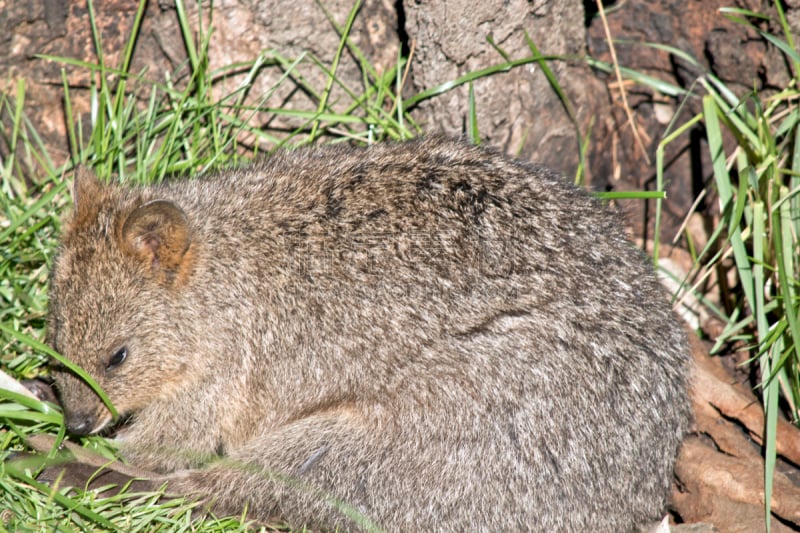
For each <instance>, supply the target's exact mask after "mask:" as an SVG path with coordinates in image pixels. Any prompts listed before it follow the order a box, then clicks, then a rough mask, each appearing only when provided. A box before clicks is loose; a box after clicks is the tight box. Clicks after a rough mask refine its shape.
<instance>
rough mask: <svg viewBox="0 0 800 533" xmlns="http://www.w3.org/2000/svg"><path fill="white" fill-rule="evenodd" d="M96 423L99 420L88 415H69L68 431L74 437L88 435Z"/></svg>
mask: <svg viewBox="0 0 800 533" xmlns="http://www.w3.org/2000/svg"><path fill="white" fill-rule="evenodd" d="M96 423H97V419H96V418H95V417H94V416H92V415H90V414H87V413H74V414H69V413H68V414H67V431H69V432H70V433H72V434H73V435H88V434H89V433H91V432H92V429H93V428H94V426H95V424H96Z"/></svg>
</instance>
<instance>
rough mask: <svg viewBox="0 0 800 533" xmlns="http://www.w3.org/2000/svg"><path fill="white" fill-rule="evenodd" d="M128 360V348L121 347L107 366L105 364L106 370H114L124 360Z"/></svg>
mask: <svg viewBox="0 0 800 533" xmlns="http://www.w3.org/2000/svg"><path fill="white" fill-rule="evenodd" d="M127 358H128V348H127V347H126V346H123V347H122V348H120V349H119V350H117V351H116V352H114V355H112V356H111V357H110V358H109V360H108V364H106V370H114V369H115V368H117V367H118V366H119V365H121V364H122V363H124V362H125V359H127Z"/></svg>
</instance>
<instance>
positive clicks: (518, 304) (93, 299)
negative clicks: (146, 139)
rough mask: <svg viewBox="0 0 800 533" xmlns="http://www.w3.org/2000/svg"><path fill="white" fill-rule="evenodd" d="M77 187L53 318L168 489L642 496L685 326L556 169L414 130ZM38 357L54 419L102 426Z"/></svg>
mask: <svg viewBox="0 0 800 533" xmlns="http://www.w3.org/2000/svg"><path fill="white" fill-rule="evenodd" d="M74 193H75V208H74V213H73V215H72V217H71V219H70V220H69V221H68V222H67V224H66V227H65V230H64V234H63V238H62V242H61V246H60V249H59V252H58V255H57V259H56V260H55V263H54V268H53V271H52V278H51V289H50V299H51V300H50V311H51V317H50V329H49V332H50V333H49V334H50V340H51V342H52V344H53V346H54V347H55V348H56V349H57V350H59V351H60V352H61V353H62V354H63V355H64V356H66V357H67V358H69V359H70V360H72V361H73V362H75V363H77V364H79V365H80V366H81V367H82V368H84V369H85V370H86V371H87V372H89V373H90V374H91V376H92V377H93V378H94V379H95V380H96V381H97V382H98V383H99V384H100V385H101V386H102V387H103V389H104V390H105V391H106V392H107V393H108V395H109V397H110V399H111V400H112V402H113V404H114V405H115V406H116V408H117V409H118V410H119V412H120V413H122V414H124V415H127V416H129V418H130V419H129V422H128V425H127V427H126V428H125V429H124V434H123V436H122V437H121V439H120V440H121V453H122V455H123V456H124V457H125V458H126V459H127V460H128V461H130V462H131V463H132V464H133V465H136V466H138V467H141V468H145V469H149V470H151V471H153V472H157V473H158V474H159V476H158V478H157V479H156V480H155V481H157V482H159V483H160V482H166V483H167V490H168V492H170V493H177V494H184V495H188V496H191V497H194V498H198V499H200V500H202V501H203V502H204V503H206V504H207V505H209V506H210V507H211V509H212V510H213V511H214V512H216V513H231V514H236V513H240V512H241V511H242V509H244V508H245V506H247V509H248V512H249V515H250V516H251V517H253V518H256V519H259V520H264V521H266V520H270V519H273V518H281V519H285V520H286V521H288V522H289V523H291V524H294V525H296V526H301V525H308V526H310V527H313V528H320V529H334V528H337V527H338V528H340V529H360V528H364V527H367V525H368V524H373V525H376V526H377V527H379V528H381V529H383V530H386V531H414V530H419V529H425V530H432V531H513V530H533V531H581V532H582V531H614V532H617V531H630V530H634V529H636V528H637V527H638V526H639V525H641V524H645V523H649V522H652V521H654V520H658V519H659V518H660V517H661V516H663V513H664V512H665V509H666V503H667V496H668V493H669V489H670V483H671V479H672V470H673V465H674V461H675V457H676V454H677V450H678V446H679V444H680V442H681V439H682V437H683V436H684V434H685V432H686V431H687V427H688V423H689V417H690V409H689V403H688V396H687V381H688V353H689V351H688V348H687V343H686V340H685V337H684V333H683V330H682V328H681V326H680V325H679V324H678V322H677V321H676V319H675V318H674V316H673V314H672V312H671V309H670V306H669V302H668V299H667V296H666V294H665V292H664V291H663V290H662V289H661V287H660V286H659V284H658V282H657V281H656V278H655V276H654V274H653V271H652V269H651V267H650V266H649V265H648V262H647V261H646V259H645V257H644V256H643V254H641V253H640V252H639V251H638V250H636V249H635V248H634V247H633V246H632V245H631V244H630V243H629V242H628V240H627V239H626V237H625V236H624V233H623V231H622V229H621V226H620V224H619V221H618V218H619V217H618V216H617V215H616V214H615V213H614V212H612V211H611V210H609V209H607V208H606V207H604V206H603V205H601V204H600V203H599V202H598V201H596V200H595V199H593V198H592V197H591V196H590V195H589V194H587V193H585V192H584V191H582V190H579V189H577V188H575V187H573V186H572V185H571V184H570V183H568V182H567V181H566V180H565V179H563V178H562V177H560V176H558V175H556V174H555V173H553V172H552V171H550V170H547V169H545V168H542V167H539V166H535V165H532V164H526V163H521V162H516V161H513V160H510V159H507V158H505V157H503V156H501V155H500V154H498V153H496V152H494V151H491V150H488V149H484V148H478V147H473V146H468V145H466V144H464V143H462V142H459V141H451V140H445V139H441V138H431V139H427V140H422V141H413V142H406V143H398V144H386V145H377V146H372V147H370V148H366V149H358V148H351V147H344V146H338V147H325V148H306V149H298V150H294V151H287V152H283V153H280V154H278V155H275V156H273V157H270V158H268V159H266V160H264V161H262V162H260V163H257V164H253V165H252V166H248V167H246V168H240V169H234V170H226V171H222V172H219V173H217V174H215V175H212V176H208V177H202V178H198V179H194V180H179V181H170V182H167V183H164V184H161V185H152V186H148V187H138V188H136V187H123V186H120V185H106V184H102V183H101V182H99V181H98V180H97V179H96V178H95V177H93V176H92V175H91V174H90V173H88V172H87V171H84V172H81V173H79V175H78V176H77V177H76V182H75V186H74ZM55 378H56V386H57V389H58V391H59V393H60V397H61V400H62V403H63V406H64V409H65V415H66V424H67V428H68V430H69V431H70V432H72V433H74V434H78V435H85V434H90V433H95V432H100V431H102V430H104V429H105V428H107V427H108V426H110V425H111V423H112V419H111V415H110V412H109V411H108V409H107V408H106V407H105V406H104V404H103V403H102V402H101V401H100V399H99V397H98V396H97V395H96V394H95V393H94V392H93V391H92V390H91V389H90V388H89V387H88V385H86V384H85V383H84V382H83V381H82V380H80V379H79V378H78V377H76V376H75V375H73V374H72V373H70V372H69V371H67V370H66V369H64V368H63V367H62V368H56V369H55Z"/></svg>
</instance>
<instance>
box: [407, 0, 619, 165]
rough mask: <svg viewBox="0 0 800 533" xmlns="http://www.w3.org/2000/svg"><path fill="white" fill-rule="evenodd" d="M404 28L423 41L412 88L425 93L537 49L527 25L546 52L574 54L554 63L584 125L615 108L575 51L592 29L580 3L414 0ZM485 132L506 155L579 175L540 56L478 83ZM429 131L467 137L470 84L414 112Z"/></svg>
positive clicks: (572, 137)
mask: <svg viewBox="0 0 800 533" xmlns="http://www.w3.org/2000/svg"><path fill="white" fill-rule="evenodd" d="M405 13H406V31H407V33H408V35H409V37H410V38H411V39H413V40H414V41H415V42H416V53H415V55H414V63H413V68H412V74H413V87H414V89H415V90H417V91H419V90H423V89H426V88H429V87H434V86H436V85H439V84H442V83H445V82H447V81H449V80H454V79H456V78H458V77H459V76H461V75H463V74H465V73H467V72H473V71H478V70H481V69H485V68H487V67H491V66H494V65H497V64H501V63H504V62H506V59H505V58H504V57H503V55H501V53H500V52H499V51H498V50H497V49H495V46H493V45H492V44H491V43H490V42H488V39H489V38H491V39H492V40H493V42H494V43H495V45H496V47H497V48H499V49H501V50H502V51H503V52H504V53H505V54H507V56H508V57H509V58H510V59H520V58H524V57H528V56H530V55H531V49H530V48H529V46H528V44H527V43H526V39H525V32H527V33H528V34H529V35H530V38H531V40H532V41H533V42H534V44H535V45H536V47H537V48H538V49H539V50H540V51H541V52H542V53H543V54H546V55H556V56H562V57H564V58H572V59H573V60H572V61H564V60H559V61H553V62H550V63H549V65H550V68H551V69H552V70H553V72H554V74H555V75H556V77H557V78H558V80H559V83H560V84H561V85H562V86H563V88H564V90H565V92H566V94H567V96H568V98H569V100H570V102H571V103H572V105H573V106H574V108H575V110H576V113H577V117H578V121H579V124H580V128H581V131H582V132H584V131H585V130H586V128H587V126H588V123H589V120H590V119H591V118H592V117H597V116H601V115H605V114H607V113H608V109H607V103H606V100H605V98H597V96H598V95H600V94H602V92H603V85H602V84H599V83H598V80H597V78H596V77H595V76H594V75H593V74H592V72H591V71H590V70H589V69H588V67H587V66H586V65H585V64H584V63H582V62H579V61H575V60H574V58H576V57H579V56H583V55H585V52H586V49H585V43H586V28H585V26H584V16H583V5H582V2H581V1H580V0H564V1H562V0H539V1H536V2H528V1H524V0H514V1H510V2H502V3H500V2H477V3H476V2H471V1H469V0H445V1H442V2H407V3H406V4H405ZM474 92H475V100H476V103H477V105H476V107H477V121H478V127H479V129H480V133H481V137H482V139H483V140H484V141H488V142H490V143H491V144H494V145H496V146H501V147H502V148H503V149H505V150H506V151H507V152H508V153H512V154H518V155H519V156H521V157H523V158H525V159H533V160H537V161H540V162H542V163H544V164H546V165H548V166H551V167H554V168H557V169H558V170H561V171H562V172H565V173H567V174H568V175H572V174H573V173H574V172H575V169H576V167H577V165H578V139H577V138H576V134H575V127H574V126H573V124H572V123H571V121H570V118H569V116H568V114H567V113H566V111H565V109H564V107H563V105H562V103H561V101H560V100H559V97H558V95H557V94H556V93H555V91H554V90H553V89H552V87H551V86H550V83H549V82H548V80H547V78H546V77H545V75H544V74H543V73H542V69H541V68H540V67H539V66H538V65H537V64H535V63H532V64H529V65H526V66H524V67H522V68H517V69H514V70H512V71H510V72H508V73H505V74H501V75H497V76H492V77H489V78H483V79H480V80H477V81H475V82H474ZM416 116H417V117H419V120H420V122H422V123H423V124H424V126H425V128H426V129H427V130H431V131H443V132H447V133H450V134H464V133H466V130H467V121H468V118H467V117H468V89H467V87H466V86H463V87H461V88H459V89H457V90H454V91H451V92H449V93H447V94H445V95H444V96H443V97H441V98H437V99H435V100H433V101H428V102H425V103H424V104H423V105H422V106H420V108H419V109H418V110H417V111H416Z"/></svg>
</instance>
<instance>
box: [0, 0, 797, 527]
mask: <svg viewBox="0 0 800 533" xmlns="http://www.w3.org/2000/svg"><path fill="white" fill-rule="evenodd" d="M88 6H89V10H88V14H89V15H88V16H89V21H88V23H89V24H90V26H91V29H92V34H93V38H94V44H95V51H96V56H97V60H96V61H95V62H81V61H76V60H75V59H72V58H62V57H49V56H47V57H42V58H41V59H42V60H49V61H56V62H58V63H60V64H62V65H64V66H65V67H70V68H79V69H85V70H87V71H88V72H89V73H90V74H91V76H90V79H91V80H92V84H91V87H90V92H91V105H92V114H91V128H90V129H89V130H88V131H84V130H83V129H81V128H80V127H79V126H78V124H81V123H82V121H81V117H80V116H78V112H77V111H76V109H75V107H74V106H73V102H74V98H73V95H72V94H71V88H70V86H69V84H68V83H67V79H66V75H64V76H63V80H64V81H63V97H64V102H65V111H66V124H67V126H68V133H67V135H68V140H69V148H70V157H69V159H68V161H66V162H65V163H63V164H60V165H57V164H56V163H54V161H53V160H52V158H51V157H50V155H49V154H48V152H47V149H46V148H45V146H44V143H43V142H42V140H41V139H40V137H39V136H38V134H37V132H36V128H35V127H34V126H33V125H32V124H31V122H30V121H29V120H28V118H27V117H26V115H25V93H26V87H25V84H24V82H22V81H20V82H19V83H18V84H17V86H16V91H15V93H14V94H13V95H0V118H1V119H2V121H3V122H2V126H3V127H2V128H0V135H3V138H2V139H1V141H2V143H3V144H4V145H5V146H7V147H8V148H9V150H8V153H9V154H11V155H10V156H9V157H7V158H6V159H5V160H3V161H2V165H1V167H2V168H0V172H1V173H2V175H1V176H0V177H2V184H1V185H0V187H1V188H2V193H1V194H0V202H2V207H3V214H4V216H3V218H0V251H2V252H0V253H2V256H0V342H2V348H3V351H2V358H1V359H0V364H1V366H2V369H3V371H5V372H7V373H8V374H10V375H12V376H13V377H14V378H17V379H26V378H32V377H35V376H39V375H42V374H46V373H47V370H46V365H47V363H48V361H49V358H51V357H54V358H59V356H58V354H55V353H53V352H52V351H51V350H49V349H48V348H47V347H46V346H44V345H43V344H42V339H44V337H45V335H44V333H45V327H46V324H45V316H46V306H47V297H46V293H47V273H48V271H49V266H50V263H51V261H52V258H53V254H54V250H55V247H56V243H57V236H58V233H59V230H60V220H61V216H62V214H63V213H64V212H65V211H66V210H67V209H68V208H69V205H70V199H69V191H68V190H67V186H66V185H65V183H66V182H67V181H68V180H65V179H64V177H65V175H67V174H68V173H70V172H71V171H72V170H73V169H74V167H75V166H76V165H78V164H84V165H88V166H90V167H91V168H92V169H93V170H94V172H95V173H97V174H98V175H99V176H100V177H102V178H105V179H112V176H116V178H115V179H120V180H122V181H135V182H141V183H150V182H154V181H159V180H161V179H164V178H165V177H167V176H172V175H179V174H192V175H200V174H203V173H205V172H208V171H209V170H211V169H215V168H219V167H225V166H231V165H237V164H240V163H242V162H244V161H247V160H249V159H251V158H254V157H257V156H259V155H261V154H262V153H263V152H268V151H272V150H276V149H280V148H281V147H285V146H289V147H291V146H297V145H300V144H307V143H313V142H320V141H326V142H341V141H345V140H346V141H355V142H360V143H364V144H367V143H372V142H379V141H382V140H387V139H393V140H401V139H408V138H412V137H414V136H417V135H419V134H420V132H421V129H420V127H419V126H418V125H417V124H416V123H415V121H414V120H413V118H412V117H411V116H410V115H409V113H408V110H409V109H411V108H413V107H414V106H416V105H418V104H419V103H421V102H423V101H425V100H427V99H431V98H437V97H438V96H440V95H442V94H444V93H446V92H448V91H450V90H452V89H454V88H456V87H460V86H465V87H467V88H468V89H470V92H469V94H470V98H469V110H468V117H469V127H468V133H469V135H470V136H471V138H472V139H473V142H478V141H479V139H480V135H479V127H480V125H479V124H478V123H477V113H476V106H477V105H478V103H477V102H476V101H475V98H474V94H473V92H472V91H471V84H472V83H473V82H474V81H476V80H478V79H480V78H482V77H486V76H491V75H493V74H495V73H500V72H506V71H508V70H510V69H514V68H518V67H521V66H524V65H529V64H537V65H538V66H539V67H540V68H541V70H542V71H543V73H544V74H545V75H546V76H547V79H548V81H549V83H550V85H551V87H552V88H553V90H554V91H555V92H556V93H557V94H558V95H559V96H560V98H561V102H562V103H563V105H564V109H565V112H566V113H567V114H568V115H569V116H570V117H571V118H573V123H574V124H575V131H576V139H577V144H576V149H577V150H579V153H580V154H581V159H580V161H581V165H580V166H579V168H578V171H577V174H576V177H575V180H576V182H580V181H581V177H582V172H583V165H584V157H583V154H584V153H585V151H586V146H587V139H588V135H586V134H584V133H582V132H581V130H580V128H579V126H578V124H577V122H576V121H575V120H574V112H573V110H572V107H571V105H570V103H569V102H568V101H567V99H566V97H565V96H564V93H563V91H562V90H561V88H560V86H559V84H558V80H557V79H556V77H555V76H554V74H553V72H552V71H551V70H550V68H549V66H548V61H550V60H555V59H558V58H556V57H553V56H546V55H542V54H541V53H540V52H539V50H538V49H537V48H536V46H535V44H534V43H533V41H532V40H531V39H530V38H528V39H527V42H528V46H529V49H530V52H531V54H530V56H527V57H523V58H519V59H512V58H510V57H509V56H508V54H506V53H505V52H504V51H502V50H501V49H500V48H499V47H498V46H496V45H495V48H496V50H497V51H498V52H499V53H500V55H501V56H502V58H503V59H504V61H502V62H500V63H499V64H497V65H495V66H492V67H488V68H485V69H482V70H479V71H475V72H470V73H466V74H464V75H463V76H461V77H459V78H457V79H455V80H452V81H451V82H448V83H444V84H442V85H440V86H437V87H431V88H429V89H427V90H424V91H422V92H420V93H418V94H416V95H412V96H410V97H408V98H403V97H402V93H403V83H404V80H405V74H406V69H407V62H408V58H405V57H398V58H397V62H396V64H395V65H394V67H393V68H391V69H389V70H388V71H386V72H385V73H379V72H378V71H377V70H376V69H375V68H374V67H373V66H372V65H371V64H370V63H369V62H368V60H367V59H366V57H365V55H364V54H363V53H362V52H361V51H360V50H359V49H358V48H357V46H356V45H355V44H354V42H353V41H352V39H350V36H349V31H350V28H351V26H352V23H353V20H354V17H355V16H356V13H357V11H358V6H359V2H356V3H355V5H354V6H353V8H352V10H351V12H350V14H349V17H348V19H347V22H346V24H345V25H344V26H343V27H338V26H336V24H335V23H334V22H333V19H332V17H329V19H330V20H331V24H332V25H333V26H334V28H335V31H337V32H338V34H339V36H340V41H339V46H338V49H337V51H336V54H335V59H334V61H333V62H332V63H330V64H326V63H325V62H323V61H322V60H320V59H319V58H316V57H314V56H313V55H311V54H304V55H301V56H299V57H292V58H290V57H286V56H284V55H282V54H281V53H280V51H277V50H270V51H265V52H263V53H262V54H260V55H259V56H258V57H256V58H254V59H253V60H252V61H250V62H247V63H239V64H235V65H229V66H225V67H223V68H221V69H219V70H211V68H210V66H209V65H210V62H209V56H208V53H209V43H210V38H211V31H212V28H199V31H196V30H197V29H196V28H192V27H190V25H189V22H188V17H187V14H186V10H185V5H184V2H183V1H181V0H178V1H177V2H176V8H177V13H178V22H179V29H180V32H181V35H182V37H183V41H184V44H185V47H186V50H187V54H188V60H187V62H186V64H185V65H182V66H180V67H179V69H178V70H179V71H181V73H183V74H185V75H184V76H183V77H182V78H181V79H184V80H186V81H185V82H183V83H180V84H177V83H175V82H173V80H175V79H178V75H177V73H164V76H163V80H161V81H159V82H152V81H147V80H146V79H145V77H144V75H143V74H142V73H135V72H132V71H131V58H132V57H133V51H134V47H135V43H136V32H137V28H138V27H139V25H140V23H141V20H142V17H143V16H144V11H145V9H144V7H145V2H144V1H143V0H142V1H140V3H139V5H138V10H137V12H136V16H135V24H134V31H133V32H132V34H131V36H130V38H129V40H128V42H127V45H126V47H125V50H124V53H123V54H122V59H121V61H120V64H119V65H110V64H108V63H107V61H106V58H105V57H104V56H103V53H102V50H103V46H102V42H101V35H100V32H99V31H98V30H97V24H96V20H95V12H94V7H93V4H92V3H91V2H89V4H88ZM321 8H322V7H321ZM195 33H196V34H197V35H199V37H198V38H197V39H195V37H194V35H195ZM526 37H527V36H526ZM345 51H346V52H348V53H349V54H350V55H351V56H352V57H355V58H357V60H358V62H359V68H360V69H361V72H362V76H363V80H364V83H363V85H362V86H360V87H351V86H348V85H347V84H346V83H344V82H343V81H342V80H341V79H340V78H339V77H338V76H337V68H338V62H339V58H341V57H342V55H343V53H344V52H345ZM307 68H312V69H316V70H317V71H319V72H322V73H323V74H324V77H325V80H326V82H325V84H324V85H323V86H322V87H315V86H313V84H311V83H310V82H309V81H308V79H307V78H306V77H304V76H303V74H302V72H303V71H304V69H307ZM265 69H272V70H277V71H280V72H281V75H280V76H279V77H278V78H277V81H276V82H275V85H274V86H273V87H270V88H268V89H267V90H265V91H264V92H263V94H259V95H255V94H253V92H254V90H255V89H254V88H255V87H256V83H255V82H256V80H258V79H259V75H260V74H261V73H262V72H263V71H264V70H265ZM235 73H244V75H243V76H240V77H239V78H238V79H239V80H241V81H240V82H239V84H238V86H236V87H235V88H234V89H233V90H232V91H230V92H228V93H226V94H223V95H219V96H215V95H217V91H216V89H217V87H218V86H219V84H218V82H219V81H221V80H224V79H227V78H230V77H231V76H233V75H234V74H235ZM112 80H117V82H112ZM283 84H292V86H293V87H296V88H298V89H300V90H302V91H303V92H305V93H306V94H307V95H309V96H310V98H311V100H312V102H313V105H311V106H310V107H309V108H308V109H283V108H270V107H267V106H266V105H265V103H266V102H267V101H268V100H269V97H270V95H271V94H273V93H274V92H275V91H277V90H278V89H279V88H280V87H281V86H282V85H283ZM334 90H336V94H337V95H339V98H338V100H337V101H336V102H335V105H334V103H333V102H332V100H331V95H332V94H333V91H334ZM341 95H345V99H344V100H343V97H342V96H341ZM715 102H716V101H715ZM262 113H266V114H270V115H273V116H278V117H281V118H283V119H285V120H286V121H287V122H289V123H291V124H292V125H293V126H292V129H291V131H282V132H276V131H269V130H267V129H261V128H256V127H254V126H252V125H251V124H252V120H251V119H252V118H253V117H255V116H256V115H257V114H262ZM30 175H36V176H37V179H36V180H31V179H28V177H29V176H30ZM645 194H646V195H647V196H648V197H655V198H657V199H659V200H660V199H661V198H663V192H661V190H660V189H659V191H657V192H656V193H645ZM607 196H608V197H618V198H622V197H631V194H630V193H628V194H625V195H619V194H616V195H615V194H614V193H612V194H609V195H607ZM633 197H640V198H641V197H643V196H642V195H636V194H634V195H633ZM786 205H789V204H786ZM792 205H793V204H792ZM657 234H658V232H656V235H657ZM773 305H777V304H773ZM770 368H772V367H770ZM99 392H102V391H99ZM0 421H2V429H0V459H2V464H1V465H0V489H2V490H1V491H0V509H2V511H0V530H2V529H3V528H5V529H6V530H9V531H27V530H31V531H45V530H47V531H116V530H125V531H176V532H179V531H197V530H202V531H211V532H213V531H243V530H245V529H246V528H247V524H246V523H244V522H242V521H241V520H239V519H238V518H236V517H231V518H223V519H215V518H204V519H198V518H197V517H194V518H193V517H192V515H191V505H190V504H188V503H187V502H184V501H182V500H170V501H169V502H166V503H157V502H156V500H157V499H158V494H157V493H155V494H153V493H145V494H136V493H129V494H128V493H123V494H121V495H118V496H114V497H112V498H108V499H102V500H101V499H98V498H96V496H95V495H94V494H93V493H92V492H87V493H83V492H80V491H70V490H67V489H63V488H61V489H59V488H57V486H56V488H51V487H48V486H44V485H41V484H39V483H37V482H36V481H35V480H34V479H33V477H34V475H35V474H36V472H35V471H27V472H15V471H12V470H11V469H8V468H7V464H6V460H7V459H8V458H9V457H10V456H11V455H12V454H13V453H15V452H16V451H19V450H26V449H27V446H26V444H25V441H26V439H27V438H29V437H30V436H32V435H36V434H40V433H48V434H52V435H55V436H56V437H57V439H58V441H61V440H62V439H64V438H65V430H64V427H63V423H62V417H61V413H60V411H59V410H58V409H57V408H55V407H54V406H51V405H50V404H47V403H43V402H39V401H36V400H31V399H28V398H25V397H23V396H20V395H17V394H14V393H11V392H7V391H4V390H0ZM80 442H81V444H82V445H84V446H86V447H89V448H91V449H94V450H96V451H97V452H99V453H101V454H103V455H105V456H107V457H109V458H111V457H114V453H115V451H114V449H113V445H112V443H110V442H109V441H107V440H105V439H103V438H100V437H86V438H82V439H81V440H80Z"/></svg>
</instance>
